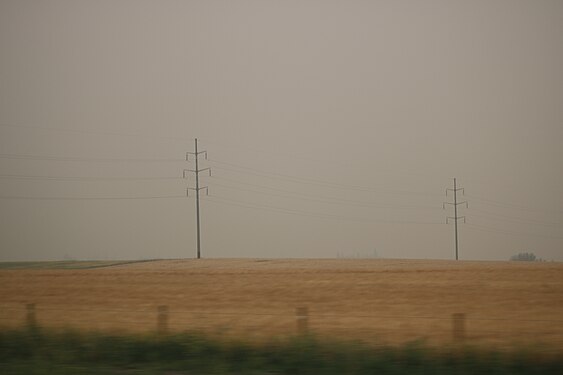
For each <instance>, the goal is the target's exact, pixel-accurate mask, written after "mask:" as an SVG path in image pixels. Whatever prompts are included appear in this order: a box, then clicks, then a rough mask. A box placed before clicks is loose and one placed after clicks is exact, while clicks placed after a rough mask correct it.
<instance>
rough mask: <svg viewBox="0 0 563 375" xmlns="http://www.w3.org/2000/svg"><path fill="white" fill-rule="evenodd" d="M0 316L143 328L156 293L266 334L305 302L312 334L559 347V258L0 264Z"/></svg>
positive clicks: (199, 318)
mask: <svg viewBox="0 0 563 375" xmlns="http://www.w3.org/2000/svg"><path fill="white" fill-rule="evenodd" d="M0 301H1V302H0V318H1V319H2V320H1V321H0V324H3V325H4V326H16V325H21V324H23V323H24V322H25V317H26V315H25V304H26V303H35V304H36V306H37V320H38V321H39V323H40V324H42V325H45V326H70V327H78V328H87V329H99V330H105V329H111V330H123V331H148V330H154V329H155V327H156V320H157V319H156V316H157V307H158V306H159V305H167V306H168V307H169V310H170V319H169V325H170V329H171V330H202V331H205V332H208V333H211V334H218V335H234V336H244V337H245V338H256V339H260V338H265V337H272V336H284V335H291V334H294V333H295V332H296V319H295V309H296V308H297V307H300V306H306V307H308V309H309V313H310V318H309V326H310V328H311V329H312V330H313V331H314V332H315V333H317V334H319V335H321V336H322V335H330V336H336V337H338V338H351V339H356V338H357V339H362V340H367V341H370V340H379V341H385V342H389V343H401V342H406V341H412V340H415V339H424V340H426V341H427V342H428V343H429V344H441V343H445V342H450V341H451V334H452V333H451V314H453V313H458V312H461V313H465V314H467V336H468V337H467V342H469V343H476V344H491V345H498V346H508V345H514V344H522V343H525V344H531V343H538V342H541V343H544V344H546V345H549V346H550V347H552V348H558V349H563V264H560V263H524V262H521V263H520V262H461V261H460V262H453V261H439V260H342V259H338V260H336V259H334V260H331V259H326V260H313V259H310V260H295V259H292V260H264V259H243V260H241V259H236V260H235V259H233V260H219V259H203V260H163V261H154V262H144V263H133V264H124V265H117V266H111V267H106V268H97V269H83V270H68V269H67V270H60V269H58V270H55V269H52V270H48V269H41V270H0Z"/></svg>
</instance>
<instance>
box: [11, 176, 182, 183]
mask: <svg viewBox="0 0 563 375" xmlns="http://www.w3.org/2000/svg"><path fill="white" fill-rule="evenodd" d="M0 178H4V179H14V180H47V181H51V180H52V181H145V180H146V181H152V180H181V179H182V177H89V176H45V175H15V174H2V175H0Z"/></svg>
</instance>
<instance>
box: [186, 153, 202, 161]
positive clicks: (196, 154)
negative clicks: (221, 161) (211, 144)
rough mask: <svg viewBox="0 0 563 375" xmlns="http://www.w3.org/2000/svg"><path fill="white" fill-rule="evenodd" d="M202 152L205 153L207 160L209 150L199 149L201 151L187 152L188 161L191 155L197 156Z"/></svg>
mask: <svg viewBox="0 0 563 375" xmlns="http://www.w3.org/2000/svg"><path fill="white" fill-rule="evenodd" d="M201 154H205V160H207V151H199V152H186V161H190V155H192V156H195V157H196V158H197V157H198V156H199V155H201Z"/></svg>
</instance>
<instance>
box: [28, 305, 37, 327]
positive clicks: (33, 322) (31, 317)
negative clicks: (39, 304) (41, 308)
mask: <svg viewBox="0 0 563 375" xmlns="http://www.w3.org/2000/svg"><path fill="white" fill-rule="evenodd" d="M25 307H26V309H27V315H26V324H27V328H30V329H33V328H37V317H36V316H35V303H28V304H26V305H25Z"/></svg>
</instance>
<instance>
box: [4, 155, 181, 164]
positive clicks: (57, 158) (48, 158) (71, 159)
mask: <svg viewBox="0 0 563 375" xmlns="http://www.w3.org/2000/svg"><path fill="white" fill-rule="evenodd" d="M0 158H1V159H18V160H41V161H69V162H96V163H97V162H101V163H106V162H135V163H153V162H154V163H160V162H182V161H185V160H182V159H154V158H140V159H139V158H137V159H135V158H85V157H72V156H50V155H27V154H0Z"/></svg>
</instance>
